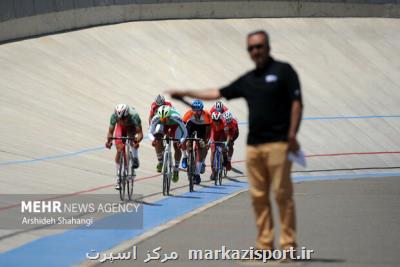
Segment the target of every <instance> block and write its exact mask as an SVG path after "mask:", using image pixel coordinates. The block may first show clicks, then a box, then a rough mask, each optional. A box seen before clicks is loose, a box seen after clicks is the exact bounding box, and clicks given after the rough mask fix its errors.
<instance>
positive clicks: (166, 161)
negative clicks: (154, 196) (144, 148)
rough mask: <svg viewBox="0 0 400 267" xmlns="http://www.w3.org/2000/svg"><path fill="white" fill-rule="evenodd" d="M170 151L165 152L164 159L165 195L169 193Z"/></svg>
mask: <svg viewBox="0 0 400 267" xmlns="http://www.w3.org/2000/svg"><path fill="white" fill-rule="evenodd" d="M168 154H169V153H168V152H164V161H163V195H164V196H167V195H169V178H170V177H169V176H170V175H169V155H168Z"/></svg>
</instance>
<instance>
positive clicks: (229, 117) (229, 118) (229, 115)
mask: <svg viewBox="0 0 400 267" xmlns="http://www.w3.org/2000/svg"><path fill="white" fill-rule="evenodd" d="M222 116H223V117H224V119H225V121H226V122H227V123H231V121H232V118H233V116H232V113H231V112H230V111H226V112H224V114H222Z"/></svg>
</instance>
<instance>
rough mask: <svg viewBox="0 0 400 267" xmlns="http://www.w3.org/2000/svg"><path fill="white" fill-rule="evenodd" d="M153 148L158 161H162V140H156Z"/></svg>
mask: <svg viewBox="0 0 400 267" xmlns="http://www.w3.org/2000/svg"><path fill="white" fill-rule="evenodd" d="M154 148H155V149H156V155H157V160H158V162H162V161H163V152H164V147H163V143H162V141H161V140H156V141H155V146H154Z"/></svg>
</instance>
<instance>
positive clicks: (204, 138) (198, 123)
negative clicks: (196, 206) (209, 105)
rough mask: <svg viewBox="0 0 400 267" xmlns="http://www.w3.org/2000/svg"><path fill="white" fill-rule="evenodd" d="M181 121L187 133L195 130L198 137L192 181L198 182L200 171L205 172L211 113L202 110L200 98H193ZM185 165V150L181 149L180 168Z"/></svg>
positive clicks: (190, 133) (189, 133)
mask: <svg viewBox="0 0 400 267" xmlns="http://www.w3.org/2000/svg"><path fill="white" fill-rule="evenodd" d="M183 122H185V123H186V128H187V130H188V135H189V136H191V135H192V133H193V132H194V131H196V132H197V137H198V138H200V139H201V140H200V142H199V146H200V147H199V157H198V162H197V163H196V171H195V175H194V178H195V179H194V183H195V184H200V182H201V178H200V173H201V174H203V173H204V172H205V163H204V160H205V158H206V156H207V147H206V144H207V143H208V140H209V138H210V133H211V124H212V121H211V115H210V113H209V112H208V111H206V110H204V104H203V102H202V101H201V100H198V99H195V100H193V101H192V109H191V110H188V111H187V112H186V114H185V115H184V116H183ZM186 167H187V150H184V151H183V159H182V168H186Z"/></svg>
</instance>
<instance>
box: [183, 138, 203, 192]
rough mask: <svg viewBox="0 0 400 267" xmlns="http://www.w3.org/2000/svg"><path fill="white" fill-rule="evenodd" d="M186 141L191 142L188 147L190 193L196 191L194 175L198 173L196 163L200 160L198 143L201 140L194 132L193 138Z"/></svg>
mask: <svg viewBox="0 0 400 267" xmlns="http://www.w3.org/2000/svg"><path fill="white" fill-rule="evenodd" d="M186 141H189V146H188V151H189V155H188V169H187V174H188V180H189V191H190V192H193V191H194V174H195V172H196V162H197V160H198V156H199V155H198V148H197V146H198V144H197V142H199V141H200V138H197V132H193V134H192V137H190V138H186Z"/></svg>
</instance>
